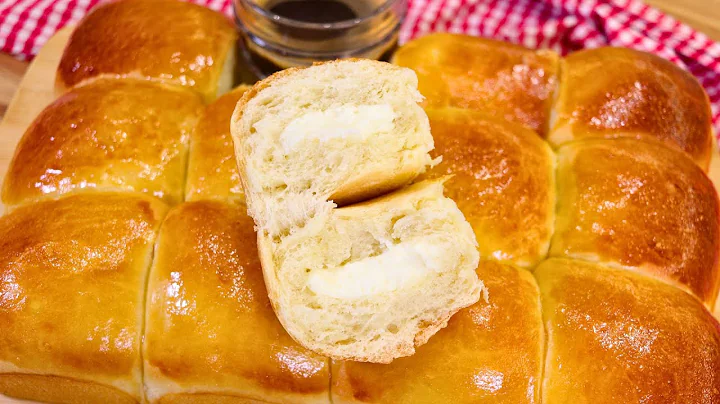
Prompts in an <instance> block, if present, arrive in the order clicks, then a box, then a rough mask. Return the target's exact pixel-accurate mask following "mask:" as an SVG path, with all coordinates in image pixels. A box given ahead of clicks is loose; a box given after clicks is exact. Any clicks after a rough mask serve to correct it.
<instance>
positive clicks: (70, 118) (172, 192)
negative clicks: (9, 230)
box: [2, 80, 202, 206]
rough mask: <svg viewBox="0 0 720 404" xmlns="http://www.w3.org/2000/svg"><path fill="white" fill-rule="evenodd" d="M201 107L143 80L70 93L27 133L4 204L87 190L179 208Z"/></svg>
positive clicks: (181, 93)
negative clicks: (134, 194)
mask: <svg viewBox="0 0 720 404" xmlns="http://www.w3.org/2000/svg"><path fill="white" fill-rule="evenodd" d="M201 107H202V102H201V100H200V98H199V97H197V96H196V95H195V94H193V93H192V92H190V91H187V90H183V89H174V88H171V87H166V86H163V85H158V84H154V83H149V82H146V81H140V80H122V81H121V80H98V81H95V82H93V83H92V84H89V85H87V86H83V87H80V88H76V89H73V90H71V91H70V92H68V93H66V94H64V95H62V96H61V97H60V98H58V99H57V100H56V101H55V102H53V103H52V104H50V105H49V106H48V107H47V108H45V110H44V111H43V112H41V113H40V115H38V117H37V118H35V121H33V123H32V124H31V125H30V127H29V128H28V129H27V130H26V132H25V134H24V135H23V137H22V139H21V140H20V143H19V144H18V146H17V149H16V150H15V155H14V157H13V160H12V162H11V163H10V167H9V168H8V173H7V176H6V178H5V182H4V185H3V190H2V200H3V203H5V205H8V206H12V205H17V204H20V203H26V202H29V201H32V200H36V199H38V198H42V197H45V196H52V197H57V196H58V195H61V194H66V193H70V192H79V191H87V190H116V191H120V190H123V191H139V192H145V193H148V194H152V195H155V196H157V197H160V198H162V199H163V200H165V201H166V202H168V203H171V204H173V203H177V202H179V201H181V200H182V197H183V185H184V182H185V180H184V176H185V165H186V161H187V160H186V159H187V144H188V141H189V138H190V133H191V132H192V130H193V128H194V126H195V123H196V121H197V116H198V115H199V114H200V112H201Z"/></svg>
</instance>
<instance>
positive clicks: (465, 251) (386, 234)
mask: <svg viewBox="0 0 720 404" xmlns="http://www.w3.org/2000/svg"><path fill="white" fill-rule="evenodd" d="M416 86H417V79H416V77H415V75H414V74H413V73H412V71H411V70H409V69H404V68H399V67H396V66H392V65H389V64H387V63H382V62H374V61H368V60H346V61H337V62H330V63H324V64H318V65H315V66H312V67H310V68H305V69H291V70H287V71H284V72H281V73H279V74H276V75H274V76H271V77H270V78H268V79H266V80H264V81H262V82H260V83H258V84H257V85H256V86H255V87H254V88H253V89H252V90H250V91H248V92H247V93H246V94H245V95H244V96H243V98H242V99H241V100H240V102H239V103H238V106H237V108H236V110H235V113H234V116H233V119H232V126H231V129H232V134H233V138H234V141H235V148H236V154H237V157H238V165H239V167H240V176H241V179H242V181H243V186H244V189H245V193H246V200H247V203H248V212H249V213H250V215H251V216H252V217H253V219H254V220H255V223H256V226H257V230H258V248H259V249H260V257H261V260H262V266H263V273H264V276H265V282H266V285H267V288H268V293H269V296H270V301H271V302H272V303H273V307H274V308H275V311H276V313H277V315H278V318H279V319H280V321H281V323H282V324H283V326H284V327H285V329H287V331H288V333H289V334H290V335H291V336H292V337H293V338H295V339H296V340H297V341H298V342H299V343H300V344H302V345H304V346H305V347H307V348H309V349H311V350H314V351H316V352H319V353H322V354H324V355H328V356H330V357H333V358H340V359H355V360H364V361H370V362H389V361H391V360H392V359H394V358H397V357H400V356H407V355H411V354H412V353H413V352H414V350H415V346H418V345H422V344H423V343H425V342H426V341H427V340H428V338H430V337H431V336H432V335H433V334H434V333H435V332H437V331H438V330H439V329H441V328H442V327H444V326H445V325H446V324H447V321H448V319H449V318H450V316H451V315H452V314H454V313H455V312H457V311H458V310H459V309H460V308H463V307H466V306H469V305H471V304H473V303H475V302H476V301H477V300H478V299H479V297H480V292H481V288H482V283H481V282H480V281H479V280H478V278H477V275H476V274H475V269H476V268H477V262H478V253H477V250H476V246H477V243H476V240H475V237H474V234H473V232H472V229H471V227H470V225H469V224H468V223H467V221H466V220H465V218H464V217H463V214H462V213H461V212H460V210H459V209H458V208H457V206H456V205H455V203H454V202H453V201H452V200H450V199H448V198H446V197H444V196H443V187H442V180H436V181H427V182H420V183H418V184H416V185H414V186H412V187H408V188H405V189H403V190H402V191H397V192H393V193H390V194H387V195H385V196H382V197H379V198H377V199H369V198H372V197H375V196H378V195H380V194H384V193H387V192H389V191H392V190H395V189H397V188H400V187H402V186H403V185H405V184H407V183H408V182H410V181H411V180H413V179H415V178H416V177H417V176H418V175H419V174H421V173H422V172H423V171H424V170H425V169H426V167H427V166H428V165H430V164H431V158H430V155H429V154H428V152H429V151H430V150H431V149H432V148H433V140H432V136H431V135H430V127H429V124H428V118H427V116H426V114H425V112H424V111H423V110H422V108H420V106H419V105H418V101H420V99H421V97H420V95H419V93H418V92H417V89H416ZM358 201H364V202H362V203H356V204H352V203H354V202H358ZM338 204H342V205H344V207H341V208H337V205H338Z"/></svg>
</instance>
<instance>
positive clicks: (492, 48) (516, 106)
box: [393, 33, 558, 134]
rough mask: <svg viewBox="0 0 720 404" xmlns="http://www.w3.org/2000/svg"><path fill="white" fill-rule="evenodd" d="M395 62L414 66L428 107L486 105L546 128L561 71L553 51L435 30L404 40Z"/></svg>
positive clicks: (505, 115)
mask: <svg viewBox="0 0 720 404" xmlns="http://www.w3.org/2000/svg"><path fill="white" fill-rule="evenodd" d="M393 63H395V64H398V65H400V66H404V67H409V68H411V69H413V70H415V72H416V73H417V75H418V79H419V89H420V93H422V94H423V95H424V96H425V97H426V100H425V104H424V106H425V107H429V108H441V107H446V106H450V107H458V108H466V109H474V110H482V111H485V112H486V113H489V114H493V115H495V116H497V117H499V118H504V119H506V120H508V121H510V122H516V123H521V124H523V125H526V126H528V127H530V128H531V129H533V130H535V131H537V132H538V133H540V134H545V133H546V132H547V122H548V119H549V114H550V106H551V103H552V97H553V92H554V91H555V87H556V85H557V74H558V56H557V54H555V53H554V52H551V51H548V50H542V51H533V50H530V49H527V48H523V47H521V46H517V45H512V44H509V43H506V42H500V41H495V40H491V39H484V38H477V37H472V36H467V35H456V34H447V33H437V34H430V35H426V36H424V37H422V38H420V39H416V40H414V41H411V42H409V43H407V44H405V45H403V46H402V47H401V48H400V49H399V50H398V51H397V52H396V53H395V55H394V57H393Z"/></svg>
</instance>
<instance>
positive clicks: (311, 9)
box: [237, 0, 397, 83]
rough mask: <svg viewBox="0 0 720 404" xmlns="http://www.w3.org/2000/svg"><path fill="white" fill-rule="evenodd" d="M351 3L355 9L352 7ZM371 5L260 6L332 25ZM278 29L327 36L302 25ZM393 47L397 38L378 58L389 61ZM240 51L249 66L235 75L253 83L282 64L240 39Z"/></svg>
mask: <svg viewBox="0 0 720 404" xmlns="http://www.w3.org/2000/svg"><path fill="white" fill-rule="evenodd" d="M346 1H347V0H346ZM353 6H354V7H357V8H353ZM362 6H365V7H366V8H369V9H368V10H363V9H362V8H360V7H362ZM371 7H373V6H372V2H365V1H359V0H351V1H347V2H343V1H340V0H279V1H272V0H271V1H269V2H268V3H267V4H266V6H265V7H263V8H265V9H266V10H268V11H269V12H270V13H273V14H275V15H277V16H280V17H284V18H287V19H290V20H293V21H299V22H305V23H315V24H331V23H337V22H341V21H348V20H354V19H356V18H362V17H364V16H366V15H368V14H369V13H370V12H372V10H373V9H372V8H371ZM281 32H282V35H283V36H285V37H289V38H297V39H303V40H322V39H323V38H324V36H326V35H327V34H326V33H323V32H321V31H318V30H316V29H311V28H301V27H283V28H282V29H281ZM340 35H342V32H340ZM396 48H397V41H396V42H395V43H393V44H391V46H390V47H389V48H388V50H387V51H385V52H384V53H383V54H382V56H381V57H380V60H382V61H388V60H389V59H390V57H391V56H392V54H393V52H394V51H395V50H396ZM239 52H240V54H241V60H242V59H244V60H245V61H246V63H247V64H248V66H243V67H242V69H243V71H240V72H238V74H237V75H238V76H239V79H240V81H242V82H246V83H249V82H254V81H256V80H259V79H263V78H265V77H267V76H269V75H270V74H272V73H275V72H277V71H280V70H282V69H283V67H282V66H279V65H277V64H276V63H274V62H273V61H272V60H269V59H267V58H266V57H264V56H263V55H261V54H259V53H257V52H254V51H253V49H252V48H250V47H248V46H246V44H245V43H244V42H243V41H240V44H239ZM245 70H247V71H245Z"/></svg>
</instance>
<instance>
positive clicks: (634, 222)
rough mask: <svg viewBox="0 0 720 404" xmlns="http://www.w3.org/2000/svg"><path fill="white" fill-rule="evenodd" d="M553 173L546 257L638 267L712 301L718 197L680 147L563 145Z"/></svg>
mask: <svg viewBox="0 0 720 404" xmlns="http://www.w3.org/2000/svg"><path fill="white" fill-rule="evenodd" d="M557 177H558V201H559V203H558V209H557V212H558V213H557V214H558V219H557V221H556V229H555V235H554V236H553V242H552V246H551V248H550V254H551V255H553V256H570V257H579V258H584V259H590V260H593V261H600V262H609V263H612V264H615V265H622V266H627V267H634V268H638V269H639V270H641V271H643V272H646V273H648V274H652V275H655V276H659V277H662V278H665V279H667V280H671V281H675V282H678V283H680V284H682V285H684V286H686V287H687V288H689V289H690V290H691V291H692V292H693V293H695V294H696V295H697V296H698V297H699V298H700V299H701V300H702V301H704V302H707V303H711V302H713V301H715V296H716V294H717V289H718V281H719V279H718V278H719V277H720V273H719V272H718V249H719V248H720V223H719V222H718V214H719V211H718V197H717V194H716V192H715V188H714V187H713V184H712V182H711V181H710V179H709V178H708V177H707V176H706V175H705V173H703V172H702V170H701V169H700V168H699V167H698V166H697V165H696V164H694V163H693V161H692V160H690V159H689V158H688V157H687V156H686V155H685V154H684V153H682V152H680V151H677V150H675V149H670V148H668V147H665V146H664V145H662V144H661V143H659V142H642V141H637V140H632V139H616V140H591V141H583V142H577V143H571V144H569V145H568V146H565V147H562V148H560V149H559V154H558V171H557Z"/></svg>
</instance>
